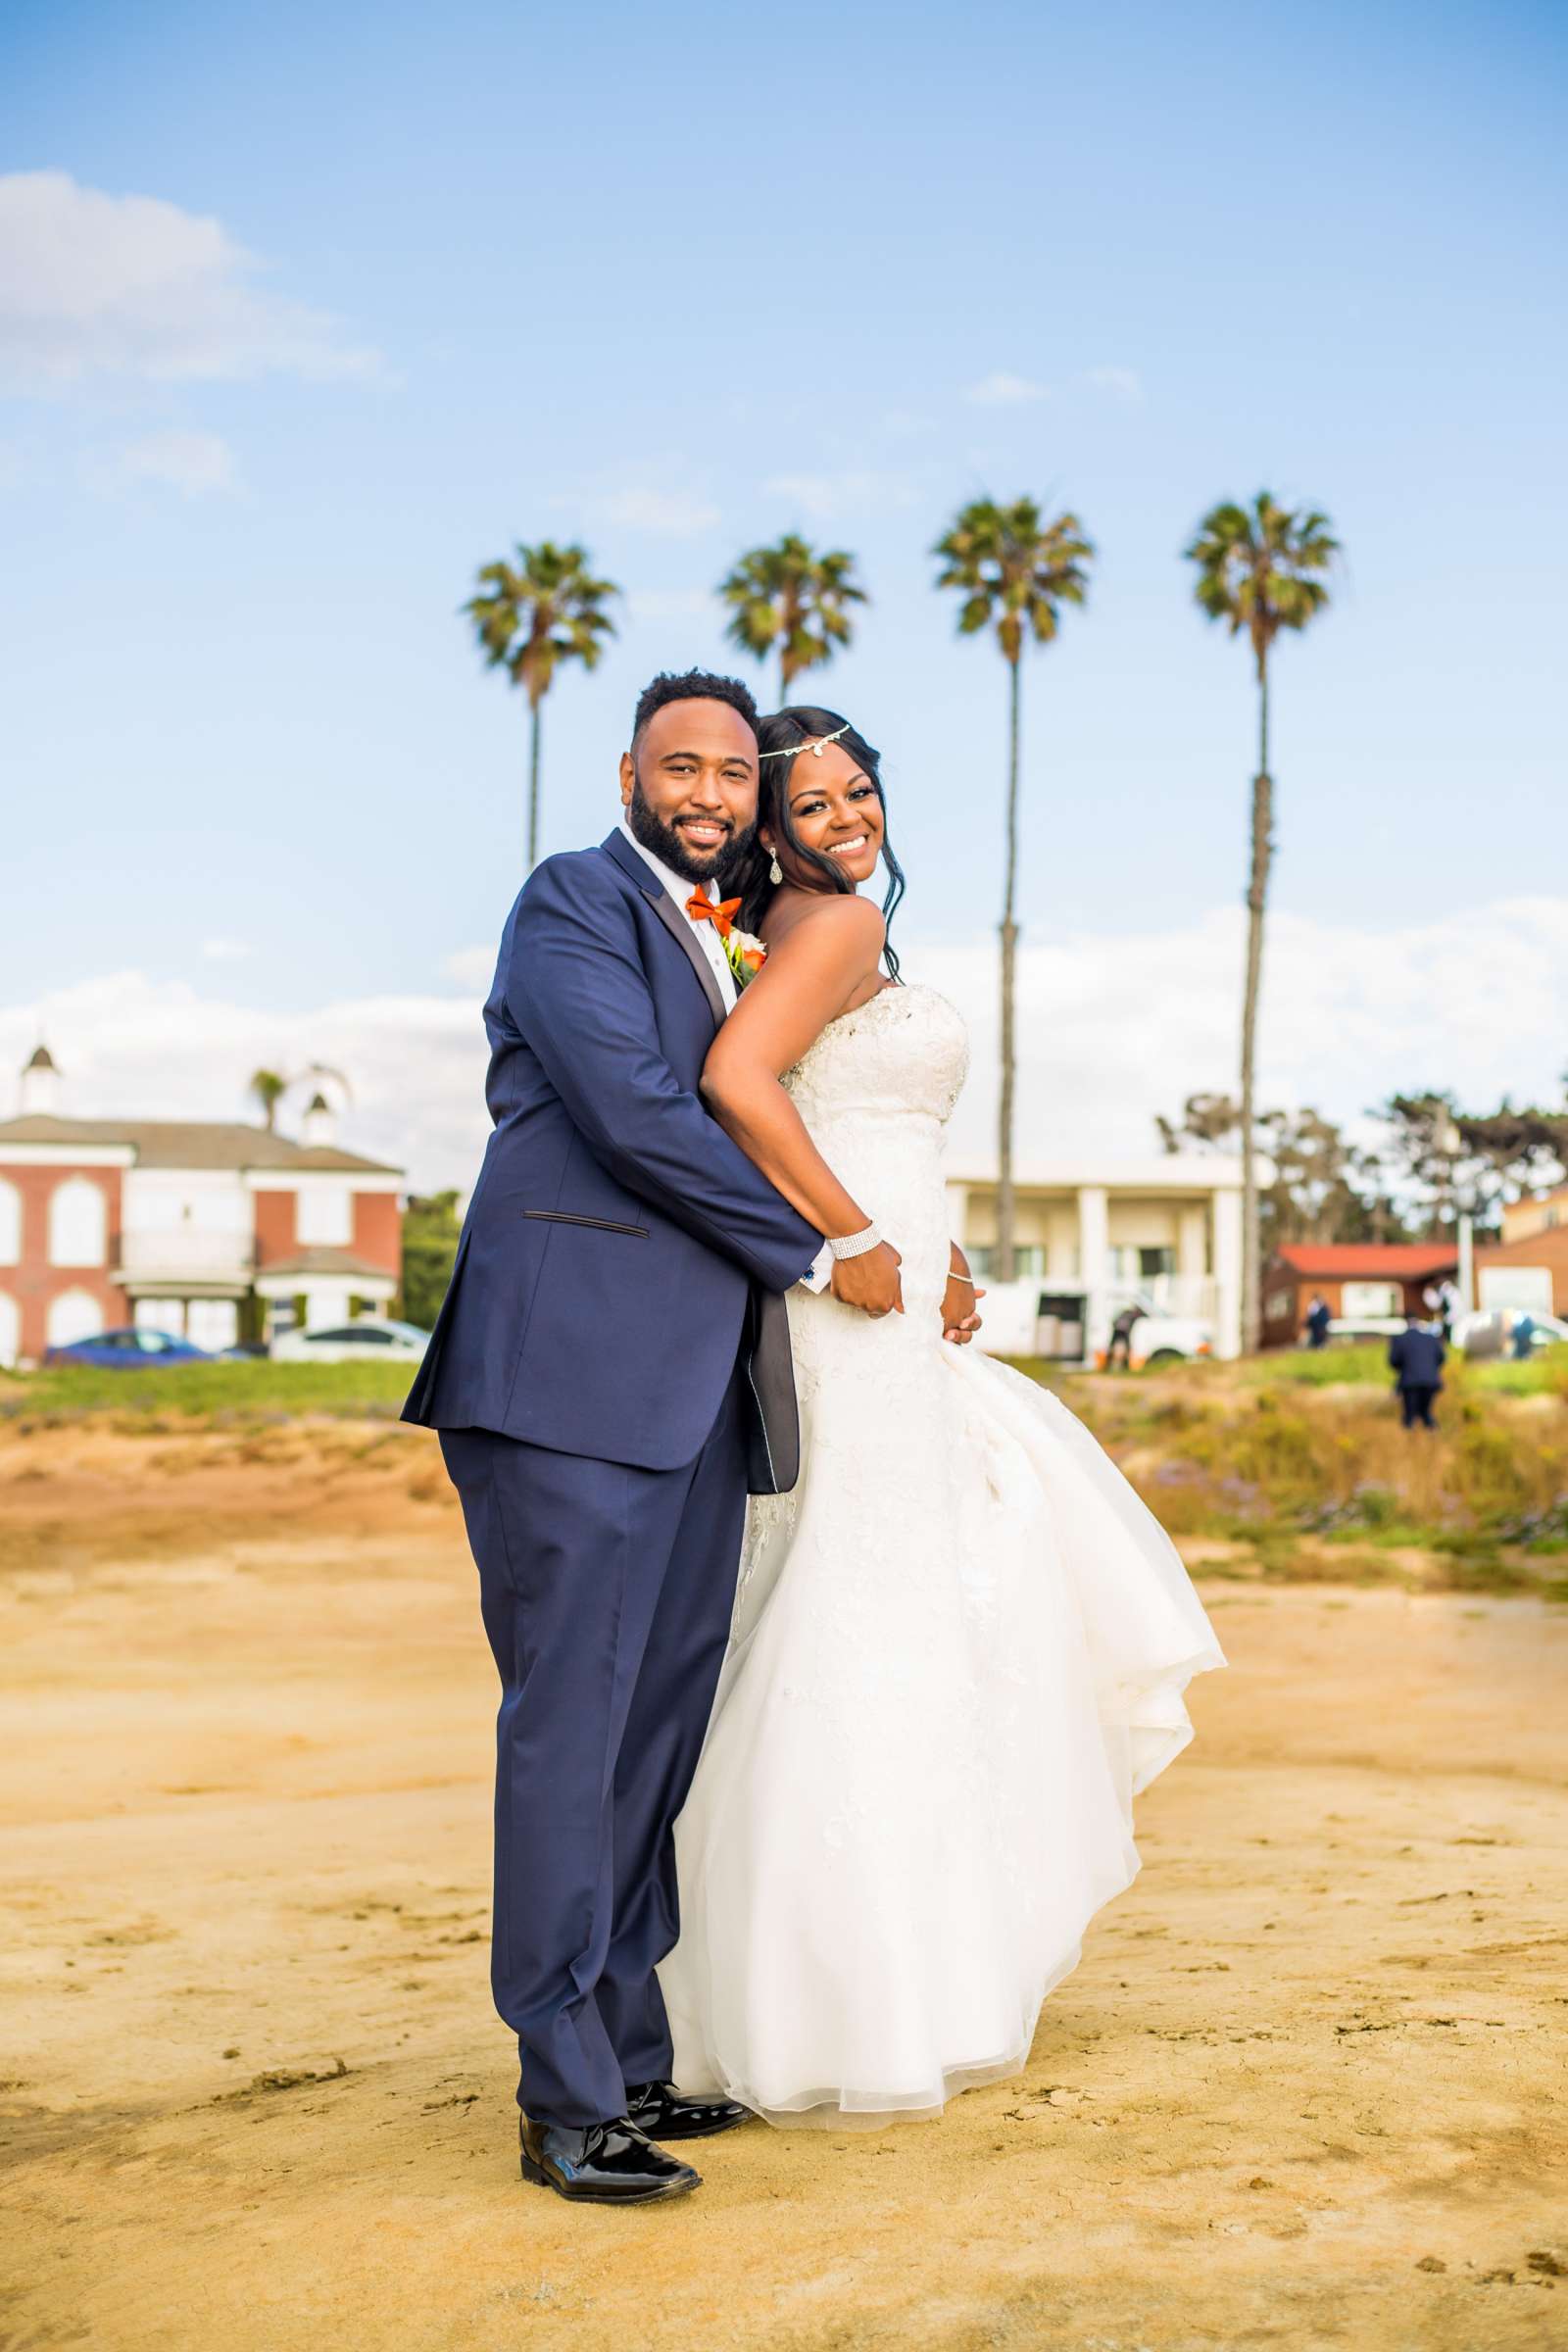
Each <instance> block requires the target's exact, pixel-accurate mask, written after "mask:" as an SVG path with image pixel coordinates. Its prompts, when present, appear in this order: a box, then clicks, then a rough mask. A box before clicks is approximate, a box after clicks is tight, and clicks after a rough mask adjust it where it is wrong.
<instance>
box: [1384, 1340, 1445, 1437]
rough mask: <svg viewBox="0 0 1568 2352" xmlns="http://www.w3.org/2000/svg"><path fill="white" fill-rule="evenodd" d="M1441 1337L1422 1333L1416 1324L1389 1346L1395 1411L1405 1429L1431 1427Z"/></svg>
mask: <svg viewBox="0 0 1568 2352" xmlns="http://www.w3.org/2000/svg"><path fill="white" fill-rule="evenodd" d="M1446 1352H1447V1351H1446V1348H1445V1347H1444V1345H1443V1335H1442V1334H1441V1332H1436V1331H1423V1330H1422V1328H1421V1326H1420V1325H1419V1324H1418V1323H1411V1324H1408V1325H1406V1327H1405V1329H1404V1330H1403V1331H1401V1332H1397V1334H1396V1335H1395V1337H1394V1338H1393V1339H1392V1340H1391V1341H1390V1342H1389V1366H1390V1369H1391V1370H1392V1372H1393V1374H1394V1385H1395V1387H1396V1388H1397V1390H1398V1392H1399V1409H1400V1411H1401V1413H1402V1414H1403V1417H1404V1426H1405V1428H1406V1429H1413V1428H1415V1426H1416V1424H1417V1423H1418V1422H1419V1423H1420V1424H1421V1426H1422V1427H1423V1428H1426V1429H1431V1428H1433V1427H1434V1426H1435V1424H1434V1422H1433V1418H1432V1399H1433V1398H1434V1397H1436V1395H1437V1393H1438V1391H1439V1390H1440V1389H1441V1388H1442V1386H1443V1361H1444V1357H1445V1355H1446Z"/></svg>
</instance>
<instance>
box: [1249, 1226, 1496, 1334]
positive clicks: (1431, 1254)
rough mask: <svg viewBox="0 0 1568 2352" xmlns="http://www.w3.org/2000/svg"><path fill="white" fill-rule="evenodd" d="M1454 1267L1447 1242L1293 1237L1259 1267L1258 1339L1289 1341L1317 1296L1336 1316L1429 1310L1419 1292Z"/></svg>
mask: <svg viewBox="0 0 1568 2352" xmlns="http://www.w3.org/2000/svg"><path fill="white" fill-rule="evenodd" d="M1458 1266H1459V1255H1458V1250H1457V1248H1456V1246H1455V1245H1454V1243H1452V1242H1291V1243H1288V1244H1287V1245H1286V1246H1285V1247H1284V1248H1283V1249H1280V1250H1276V1251H1275V1252H1274V1255H1273V1257H1272V1258H1271V1259H1270V1260H1269V1262H1268V1265H1267V1267H1266V1268H1265V1269H1264V1274H1263V1345H1264V1347H1265V1348H1290V1347H1294V1346H1295V1344H1296V1342H1297V1340H1298V1339H1299V1336H1300V1332H1301V1327H1302V1325H1303V1324H1304V1323H1305V1321H1306V1311H1307V1308H1308V1307H1309V1306H1310V1305H1311V1303H1312V1299H1313V1297H1314V1295H1319V1296H1321V1297H1322V1298H1323V1299H1325V1300H1326V1302H1327V1304H1328V1309H1329V1312H1330V1314H1331V1315H1333V1317H1334V1318H1335V1320H1336V1322H1341V1321H1344V1322H1356V1321H1366V1322H1383V1321H1387V1320H1389V1319H1391V1318H1393V1317H1395V1316H1398V1315H1403V1314H1408V1313H1410V1312H1411V1311H1412V1310H1413V1311H1414V1312H1415V1313H1417V1314H1421V1313H1424V1312H1425V1311H1426V1307H1425V1303H1424V1296H1423V1295H1424V1293H1425V1292H1426V1291H1428V1290H1429V1289H1431V1288H1432V1286H1433V1285H1434V1284H1437V1283H1440V1282H1443V1281H1445V1280H1451V1279H1452V1277H1453V1276H1454V1275H1455V1274H1456V1273H1457V1271H1458Z"/></svg>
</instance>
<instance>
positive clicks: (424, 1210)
mask: <svg viewBox="0 0 1568 2352" xmlns="http://www.w3.org/2000/svg"><path fill="white" fill-rule="evenodd" d="M459 1232H460V1227H459V1224H458V1196H457V1194H456V1193H455V1192H452V1193H428V1194H418V1193H416V1194H412V1195H411V1196H410V1200H409V1205H408V1208H407V1211H406V1212H405V1215H404V1219H403V1314H404V1317H405V1319H406V1320H407V1321H408V1322H410V1323H417V1324H418V1326H419V1328H420V1330H421V1331H428V1330H429V1329H430V1328H431V1326H432V1325H433V1324H434V1322H435V1319H436V1317H437V1315H438V1314H439V1313H440V1312H441V1301H442V1299H444V1298H445V1297H446V1295H447V1285H448V1284H449V1283H450V1282H451V1280H452V1267H453V1263H454V1261H455V1260H456V1257H457V1254H458V1236H459Z"/></svg>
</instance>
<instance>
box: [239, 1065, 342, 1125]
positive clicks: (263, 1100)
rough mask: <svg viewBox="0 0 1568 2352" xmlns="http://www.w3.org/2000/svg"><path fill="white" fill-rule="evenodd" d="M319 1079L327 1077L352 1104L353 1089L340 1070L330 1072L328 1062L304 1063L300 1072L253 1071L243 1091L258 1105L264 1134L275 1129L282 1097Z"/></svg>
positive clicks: (331, 1069) (330, 1068)
mask: <svg viewBox="0 0 1568 2352" xmlns="http://www.w3.org/2000/svg"><path fill="white" fill-rule="evenodd" d="M322 1078H328V1079H330V1080H331V1082H332V1084H333V1085H334V1086H339V1087H341V1088H342V1090H343V1093H344V1094H345V1096H346V1097H347V1098H348V1099H349V1100H350V1101H351V1102H352V1101H353V1099H354V1089H353V1088H352V1087H351V1086H350V1084H349V1082H348V1080H347V1079H346V1078H345V1077H344V1075H343V1073H342V1071H341V1070H334V1069H333V1068H332V1066H331V1064H330V1063H329V1062H324V1061H308V1062H307V1063H306V1064H305V1066H304V1068H303V1069H300V1070H293V1071H288V1072H285V1071H283V1070H253V1071H252V1072H251V1075H250V1079H249V1082H248V1083H247V1085H246V1088H245V1092H246V1093H247V1095H249V1096H250V1097H251V1099H252V1101H253V1102H255V1103H260V1105H261V1110H262V1122H263V1125H264V1126H265V1127H266V1129H267V1132H268V1134H269V1135H272V1134H275V1132H276V1129H277V1109H278V1104H279V1103H281V1102H282V1100H283V1097H284V1096H285V1095H286V1094H289V1093H291V1092H292V1090H293V1089H294V1088H295V1087H296V1086H306V1085H309V1084H312V1083H314V1082H316V1081H318V1080H319V1079H322Z"/></svg>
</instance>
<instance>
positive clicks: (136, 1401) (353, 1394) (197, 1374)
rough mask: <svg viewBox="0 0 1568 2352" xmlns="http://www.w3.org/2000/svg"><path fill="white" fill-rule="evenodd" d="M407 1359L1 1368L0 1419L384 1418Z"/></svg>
mask: <svg viewBox="0 0 1568 2352" xmlns="http://www.w3.org/2000/svg"><path fill="white" fill-rule="evenodd" d="M414 1373H415V1366H414V1365H413V1364H368V1363H367V1364H288V1363H282V1364H274V1363H269V1362H267V1361H266V1360H265V1359H263V1358H260V1357H258V1358H256V1359H254V1360H252V1361H249V1362H244V1363H232V1364H171V1365H169V1366H168V1367H167V1369H163V1370H157V1371H154V1370H148V1371H139V1372H107V1371H103V1370H100V1369H98V1368H96V1367H94V1366H92V1365H87V1364H68V1365H61V1366H59V1367H58V1368H56V1369H53V1370H50V1371H47V1372H24V1373H16V1374H0V1420H5V1421H12V1422H21V1423H44V1424H47V1423H51V1422H61V1421H73V1420H76V1419H79V1418H80V1417H81V1416H83V1415H84V1414H88V1413H108V1414H109V1415H111V1416H112V1417H114V1418H117V1419H123V1420H128V1421H130V1422H132V1423H133V1424H135V1425H137V1426H141V1425H145V1424H148V1423H151V1422H154V1421H158V1420H161V1419H167V1418H173V1419H176V1420H186V1419H189V1420H205V1421H213V1422H220V1423H224V1422H239V1421H266V1420H278V1419H287V1418H290V1417H292V1416H293V1415H295V1414H298V1413H336V1414H342V1415H344V1416H345V1417H347V1418H351V1419H358V1418H362V1417H367V1416H368V1417H371V1418H378V1419H385V1420H390V1419H393V1418H395V1416H396V1415H397V1413H398V1412H399V1410H400V1409H401V1407H402V1403H403V1399H404V1397H406V1396H407V1395H408V1393H409V1388H410V1386H411V1384H412V1382H413V1379H414Z"/></svg>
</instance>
